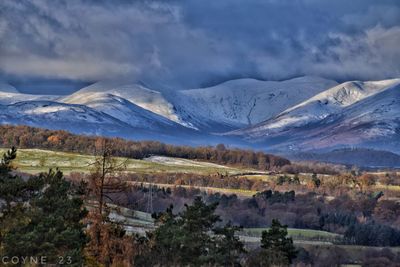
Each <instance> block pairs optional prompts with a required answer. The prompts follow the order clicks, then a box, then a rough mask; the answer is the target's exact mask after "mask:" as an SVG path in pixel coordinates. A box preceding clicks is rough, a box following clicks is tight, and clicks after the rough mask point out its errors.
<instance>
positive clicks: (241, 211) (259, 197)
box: [111, 185, 400, 246]
mask: <svg viewBox="0 0 400 267" xmlns="http://www.w3.org/2000/svg"><path fill="white" fill-rule="evenodd" d="M152 195H153V200H152V201H153V208H154V211H155V212H159V211H163V210H165V209H166V208H168V207H169V205H171V204H174V206H175V211H177V212H180V211H181V209H183V208H184V206H183V203H188V202H189V203H190V202H191V201H192V200H193V199H194V198H195V197H196V196H198V195H201V196H202V197H203V199H204V200H205V201H206V203H214V202H218V203H219V205H218V207H217V210H216V212H217V214H218V215H220V216H221V218H222V219H223V220H224V221H231V222H232V223H234V224H237V225H242V226H244V227H246V228H254V227H256V228H259V227H265V226H267V225H269V223H270V221H271V220H272V219H274V218H277V219H279V220H280V221H281V222H282V223H284V224H286V225H288V226H289V227H292V228H298V229H313V230H322V231H328V232H333V233H337V234H339V235H341V236H342V237H343V238H342V239H341V240H338V239H336V238H335V240H332V242H339V241H341V242H342V243H343V244H357V245H367V246H398V245H400V229H398V224H397V220H398V218H399V214H400V207H399V206H398V205H397V207H394V206H396V202H395V201H391V200H382V201H378V200H377V199H376V197H374V196H371V195H369V194H360V195H359V196H358V197H357V198H350V197H348V196H347V195H343V196H342V197H341V198H340V199H335V200H332V201H327V200H325V199H324V198H322V197H319V196H318V195H317V194H315V193H312V192H310V193H307V194H296V193H295V192H294V191H286V192H279V191H273V190H265V191H262V192H259V193H257V194H255V195H254V196H252V197H248V198H239V197H237V196H236V195H235V194H232V195H225V194H220V193H207V192H204V191H201V190H199V189H196V188H183V187H179V186H176V187H173V188H167V189H165V188H163V187H157V186H153V188H152ZM148 196H149V188H148V186H145V185H137V186H134V187H132V188H131V189H130V191H129V192H125V193H124V194H114V195H112V196H111V197H112V199H113V200H114V201H116V202H117V203H118V204H119V205H122V206H126V207H129V208H132V209H139V210H142V211H148V210H147V207H148V206H147V205H148ZM388 216H392V218H388ZM360 218H362V219H360ZM383 218H385V219H383ZM378 237H379V238H378Z"/></svg>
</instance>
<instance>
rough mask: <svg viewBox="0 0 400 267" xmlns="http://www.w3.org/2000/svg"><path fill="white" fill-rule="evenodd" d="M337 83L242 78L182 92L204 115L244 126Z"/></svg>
mask: <svg viewBox="0 0 400 267" xmlns="http://www.w3.org/2000/svg"><path fill="white" fill-rule="evenodd" d="M336 84H337V83H336V82H335V81H332V80H326V79H323V78H319V77H311V76H305V77H300V78H295V79H291V80H286V81H281V82H276V81H260V80H255V79H238V80H231V81H227V82H225V83H222V84H219V85H216V86H213V87H209V88H204V89H192V90H184V91H181V93H182V94H183V95H185V96H186V97H187V98H188V99H189V100H188V102H190V103H192V105H191V108H192V109H195V110H197V113H199V114H201V115H202V116H204V117H206V118H208V119H212V120H214V121H219V122H223V123H226V124H231V125H234V126H239V127H244V126H247V125H252V124H255V123H258V122H261V121H263V120H266V119H269V118H271V117H273V116H275V115H277V114H279V113H280V112H282V111H283V110H285V109H287V108H289V107H291V106H292V105H294V104H298V103H300V102H302V101H304V100H306V99H307V98H309V97H311V96H313V95H315V94H316V93H319V92H321V91H324V90H326V89H327V88H330V87H332V86H334V85H336Z"/></svg>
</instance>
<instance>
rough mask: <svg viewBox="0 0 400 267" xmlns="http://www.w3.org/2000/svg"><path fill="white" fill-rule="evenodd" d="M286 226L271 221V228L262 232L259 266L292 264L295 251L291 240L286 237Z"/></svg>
mask: <svg viewBox="0 0 400 267" xmlns="http://www.w3.org/2000/svg"><path fill="white" fill-rule="evenodd" d="M287 234H288V232H287V226H286V225H281V223H280V222H279V221H278V220H276V219H273V220H272V225H271V228H270V229H269V230H267V231H263V232H262V236H261V248H262V249H263V251H262V252H261V266H286V265H289V264H291V263H292V260H293V259H294V258H295V257H296V255H297V251H296V249H295V247H294V245H293V239H292V238H291V237H287Z"/></svg>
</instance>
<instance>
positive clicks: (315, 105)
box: [238, 79, 400, 135]
mask: <svg viewBox="0 0 400 267" xmlns="http://www.w3.org/2000/svg"><path fill="white" fill-rule="evenodd" d="M398 84H400V79H392V80H383V81H373V82H360V81H352V82H346V83H343V84H340V85H337V86H335V87H333V88H331V89H328V90H326V91H324V92H322V93H319V94H317V95H315V96H314V97H311V98H310V99H308V100H306V101H304V102H302V103H300V104H298V105H295V106H293V107H291V108H289V109H287V110H285V111H284V112H282V113H281V114H279V115H278V116H276V117H275V118H272V119H270V120H267V121H265V122H263V123H261V124H258V125H256V126H255V127H254V128H250V129H245V130H243V132H244V133H256V132H259V134H261V133H262V134H264V135H268V134H269V133H271V132H276V131H283V130H284V129H288V128H293V127H300V126H303V125H307V124H310V123H313V122H317V121H320V120H322V119H324V118H327V117H328V116H330V115H332V114H340V113H341V112H343V110H344V108H346V107H348V106H351V105H353V104H355V103H357V102H359V101H361V100H363V99H366V98H368V97H372V96H374V95H376V94H378V93H380V92H382V91H384V90H387V89H389V88H391V87H393V86H396V85H398ZM240 131H241V130H239V131H238V132H240Z"/></svg>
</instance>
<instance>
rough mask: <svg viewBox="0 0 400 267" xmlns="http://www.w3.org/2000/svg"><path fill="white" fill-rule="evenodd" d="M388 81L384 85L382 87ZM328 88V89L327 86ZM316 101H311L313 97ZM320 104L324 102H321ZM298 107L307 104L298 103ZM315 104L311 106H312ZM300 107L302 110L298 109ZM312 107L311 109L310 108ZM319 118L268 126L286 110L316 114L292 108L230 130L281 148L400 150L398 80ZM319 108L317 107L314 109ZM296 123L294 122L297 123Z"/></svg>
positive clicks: (274, 122)
mask: <svg viewBox="0 0 400 267" xmlns="http://www.w3.org/2000/svg"><path fill="white" fill-rule="evenodd" d="M382 84H384V83H382ZM386 85H388V86H387V87H385V86H386ZM328 91H329V90H328ZM312 103H313V104H315V102H314V101H312ZM322 104H323V103H322ZM300 107H309V106H308V105H304V106H303V105H300ZM311 107H314V106H311ZM299 110H300V111H302V112H301V113H300V112H299ZM310 110H311V111H310ZM322 110H323V111H324V112H325V111H326V110H330V111H332V110H334V111H333V112H332V113H330V114H328V115H324V116H322V117H321V118H320V119H315V118H317V116H315V117H312V119H309V120H304V121H303V122H302V123H301V124H299V123H297V122H295V123H289V124H288V123H287V124H286V125H285V124H284V123H282V124H281V125H282V126H281V127H271V125H274V124H275V125H276V124H277V122H279V120H281V121H282V120H284V119H286V122H287V118H290V116H288V114H291V113H290V112H293V111H296V112H298V113H294V114H295V115H293V117H294V118H296V117H295V116H296V115H298V114H301V116H305V115H304V114H307V115H308V114H318V112H316V111H315V110H314V109H312V108H311V109H305V110H301V109H297V108H294V109H291V110H290V111H289V112H288V113H283V114H281V115H280V116H277V117H276V118H274V119H271V120H268V121H266V122H264V123H261V124H259V125H257V126H255V127H252V128H248V129H244V130H239V131H235V132H232V133H230V134H233V135H240V136H243V137H245V138H248V139H253V140H257V141H259V142H263V143H268V144H269V145H270V146H273V147H274V148H275V149H281V150H287V149H291V150H311V149H323V148H332V147H342V146H354V145H357V146H360V145H364V146H366V147H372V148H379V149H388V150H390V151H393V152H397V151H399V150H400V84H399V83H398V82H396V81H391V82H390V83H386V84H385V85H384V86H382V87H379V88H378V89H376V91H375V92H374V93H373V94H368V96H365V97H364V98H361V100H358V99H357V100H356V102H353V104H348V105H342V106H341V107H339V108H338V109H322ZM317 111H320V109H317ZM296 123H297V124H296Z"/></svg>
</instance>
